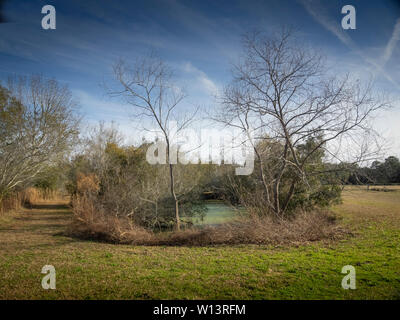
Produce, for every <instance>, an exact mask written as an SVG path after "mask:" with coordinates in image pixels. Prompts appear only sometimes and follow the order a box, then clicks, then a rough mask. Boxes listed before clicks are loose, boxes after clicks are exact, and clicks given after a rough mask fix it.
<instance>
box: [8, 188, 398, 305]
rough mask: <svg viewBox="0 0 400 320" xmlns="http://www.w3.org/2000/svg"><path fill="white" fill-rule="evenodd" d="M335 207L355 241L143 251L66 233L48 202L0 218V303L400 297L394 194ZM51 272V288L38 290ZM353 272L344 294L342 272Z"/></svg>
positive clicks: (353, 197)
mask: <svg viewBox="0 0 400 320" xmlns="http://www.w3.org/2000/svg"><path fill="white" fill-rule="evenodd" d="M343 200H344V202H343V204H341V205H338V206H336V207H335V208H333V210H334V211H335V212H336V213H337V214H338V216H339V217H340V218H341V221H340V223H342V224H344V225H346V226H347V227H348V228H350V229H351V230H352V232H353V234H354V235H353V236H352V237H349V238H348V239H345V240H341V241H339V242H335V243H333V242H316V243H311V244H308V245H302V246H298V247H296V246H291V247H270V246H256V245H251V246H249V245H243V246H218V247H193V248H190V247H140V246H128V245H113V244H105V243H96V242H91V241H82V240H77V239H72V238H69V237H65V236H63V235H62V232H63V231H64V230H65V228H66V225H67V224H68V223H69V221H70V219H71V213H70V211H69V210H68V208H66V207H65V205H63V204H60V203H56V202H53V203H51V202H48V203H42V204H40V205H38V206H36V208H34V209H32V210H25V211H24V212H22V213H20V214H14V215H13V216H11V217H8V218H0V299H400V189H397V190H395V191H392V192H383V191H366V190H361V189H357V188H351V189H347V190H346V191H345V192H344V197H343ZM46 264H50V265H53V266H54V267H55V268H56V272H57V289H56V290H44V289H42V287H41V279H42V277H43V276H44V275H42V274H41V269H42V267H43V266H44V265H46ZM344 265H353V266H354V267H355V268H356V272H357V275H356V279H357V282H356V284H357V289H355V290H344V289H342V287H341V280H342V277H343V276H344V275H343V274H341V269H342V267H343V266H344Z"/></svg>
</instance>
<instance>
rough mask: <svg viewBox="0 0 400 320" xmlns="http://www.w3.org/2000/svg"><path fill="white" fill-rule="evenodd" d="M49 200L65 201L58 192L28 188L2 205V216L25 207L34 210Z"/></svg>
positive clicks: (0, 204)
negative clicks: (36, 205)
mask: <svg viewBox="0 0 400 320" xmlns="http://www.w3.org/2000/svg"><path fill="white" fill-rule="evenodd" d="M48 200H55V201H63V200H65V197H64V196H63V195H62V194H61V193H60V192H58V191H52V190H46V191H44V190H39V189H37V188H27V189H25V190H23V191H19V192H14V193H12V194H10V195H9V196H7V197H5V198H4V199H3V201H2V202H1V203H0V215H5V214H7V213H8V212H13V211H17V210H20V209H22V208H23V207H28V208H32V206H34V205H35V204H37V203H39V202H43V201H48Z"/></svg>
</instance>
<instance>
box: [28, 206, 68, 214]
mask: <svg viewBox="0 0 400 320" xmlns="http://www.w3.org/2000/svg"><path fill="white" fill-rule="evenodd" d="M27 208H28V209H37V210H69V207H68V206H67V205H66V204H32V205H28V206H27ZM41 214H46V213H41ZM47 214H50V213H47Z"/></svg>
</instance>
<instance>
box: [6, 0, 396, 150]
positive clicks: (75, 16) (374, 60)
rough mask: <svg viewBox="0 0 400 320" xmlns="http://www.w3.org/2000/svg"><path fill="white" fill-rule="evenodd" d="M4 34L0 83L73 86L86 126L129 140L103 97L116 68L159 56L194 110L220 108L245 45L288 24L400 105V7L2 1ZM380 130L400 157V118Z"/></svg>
mask: <svg viewBox="0 0 400 320" xmlns="http://www.w3.org/2000/svg"><path fill="white" fill-rule="evenodd" d="M46 4H51V5H53V6H54V7H55V8H56V17H57V28H56V30H43V29H42V28H41V19H42V17H43V15H42V14H41V8H42V7H43V6H44V5H46ZM347 4H351V5H353V6H354V7H355V8H356V13H357V29H356V30H343V29H342V28H341V19H342V17H343V15H342V14H341V8H342V7H343V6H344V5H347ZM2 10H3V15H4V16H5V17H6V19H7V21H8V22H7V23H1V24H0V61H1V62H0V79H6V77H7V76H8V75H9V74H12V73H16V74H26V75H28V74H31V73H42V74H43V75H44V76H46V77H54V78H56V79H57V80H59V81H62V82H64V83H66V84H68V85H69V87H70V89H71V90H72V91H73V93H74V95H75V96H76V97H77V98H78V99H79V101H80V105H81V110H82V113H83V114H84V115H85V118H86V121H87V122H89V123H93V122H96V121H98V120H106V121H111V120H114V121H116V122H118V123H120V127H121V129H123V130H124V131H125V132H129V128H130V119H129V117H128V114H129V111H128V110H127V107H126V106H124V105H123V104H122V103H120V101H117V100H112V99H110V98H109V97H108V96H107V95H106V93H105V89H104V88H103V87H102V85H101V84H102V83H103V81H105V82H108V81H110V76H111V66H112V64H113V63H114V62H116V60H117V59H119V58H125V59H128V60H129V59H132V58H134V57H136V56H140V55H144V54H146V53H147V52H149V50H151V49H155V50H157V51H158V53H159V54H160V55H161V56H162V58H163V59H165V60H166V61H167V62H168V63H169V64H171V65H172V66H173V67H174V69H175V70H176V71H177V76H178V81H179V82H180V83H182V84H184V85H185V87H186V90H187V93H188V95H189V98H188V100H187V102H186V103H187V108H191V107H192V105H193V104H199V105H201V106H205V107H207V108H211V109H212V108H213V105H214V104H215V102H214V100H213V98H212V95H213V93H215V92H216V91H218V90H219V89H220V88H221V87H222V86H223V85H224V84H226V83H227V82H228V81H229V79H230V72H229V70H230V68H231V63H234V62H235V61H236V60H237V59H238V56H239V54H240V37H241V35H242V34H243V33H244V32H246V31H249V30H252V29H259V30H265V31H269V32H273V30H277V29H279V28H280V26H282V25H285V24H290V25H293V26H295V27H296V28H298V29H299V30H300V36H301V37H302V38H304V41H307V42H309V43H310V44H312V45H313V46H316V47H318V48H321V49H322V50H323V51H324V52H325V53H326V55H327V57H328V61H329V63H330V64H331V65H332V66H334V68H335V69H336V70H337V72H338V73H342V72H350V73H351V74H353V75H355V76H359V77H361V78H368V77H370V76H373V77H375V79H376V82H377V86H378V87H380V88H382V89H385V90H387V91H388V92H390V93H391V94H392V95H393V96H395V97H399V96H400V64H399V61H400V41H399V40H400V20H398V19H399V18H400V1H399V0H396V1H395V0H376V1H365V0H364V1H362V0H346V1H335V0H319V1H318V0H271V1H268V0H263V1H261V0H260V1H252V0H230V1H221V0H214V1H209V0H202V1H200V0H197V1H194V0H185V1H183V0H180V1H178V0H160V1H155V0H151V1H99V0H97V1H87V0H86V1H82V0H81V1H74V0H69V1H35V0H33V1H32V0H31V1H21V0H11V1H5V3H4V5H3V9H2ZM396 106H397V107H395V108H394V109H393V110H391V111H390V112H388V113H387V114H385V115H383V116H381V117H379V118H378V119H377V120H376V125H377V127H378V128H379V129H381V131H383V133H384V134H385V136H386V137H388V139H389V143H390V144H391V153H394V154H396V155H400V130H399V129H398V127H399V125H400V110H399V107H398V105H396Z"/></svg>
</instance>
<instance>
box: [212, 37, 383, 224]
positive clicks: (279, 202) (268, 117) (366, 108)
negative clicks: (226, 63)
mask: <svg viewBox="0 0 400 320" xmlns="http://www.w3.org/2000/svg"><path fill="white" fill-rule="evenodd" d="M244 49H245V52H244V57H243V59H242V60H241V61H240V62H239V63H238V64H237V65H235V66H234V68H233V81H232V83H231V84H230V85H228V86H227V87H226V88H225V90H224V94H223V96H222V97H221V105H222V109H221V113H220V114H219V116H218V117H217V118H216V119H217V120H218V121H219V122H222V123H224V124H225V125H228V126H235V127H238V128H240V129H241V130H243V131H244V132H246V133H248V137H249V140H250V141H251V143H252V145H253V147H254V150H255V155H256V157H257V160H258V161H259V163H260V177H261V182H262V185H263V188H264V193H265V195H264V196H265V200H266V203H267V206H268V208H269V209H270V211H272V212H273V213H274V214H275V215H276V216H277V217H282V216H283V215H284V214H285V212H286V210H287V208H288V205H289V203H290V201H291V199H292V197H293V194H294V190H295V187H296V186H297V185H298V184H300V183H302V184H304V185H306V186H307V184H308V178H309V177H310V174H312V173H310V172H311V171H310V170H307V167H308V168H309V167H310V166H311V167H312V166H313V165H314V163H313V161H314V160H313V158H314V156H315V154H316V153H318V152H321V151H323V152H324V153H325V154H327V155H331V156H332V157H333V158H335V159H336V161H339V162H340V157H341V156H342V155H343V154H344V151H345V150H344V148H345V147H349V146H350V147H351V148H353V149H354V148H358V149H359V151H361V153H360V154H359V155H358V157H357V158H356V159H355V160H354V161H361V160H365V159H366V157H367V156H368V155H370V154H371V153H370V152H371V150H370V149H369V148H367V147H370V146H371V144H372V142H373V141H374V140H372V138H373V136H374V131H373V129H372V128H371V126H370V125H369V121H370V119H371V117H372V115H373V114H374V113H375V112H376V111H378V110H380V109H382V108H385V107H387V106H388V104H387V103H386V102H384V100H383V99H382V97H379V96H378V95H376V94H374V92H373V88H372V86H371V83H368V84H367V85H365V86H363V85H362V84H361V82H360V81H358V80H357V81H354V80H351V77H350V76H348V75H346V76H344V77H339V76H336V75H329V73H328V72H327V70H325V68H324V59H323V58H322V56H321V55H320V54H319V53H318V52H317V51H315V50H312V49H310V48H306V47H305V46H303V45H299V44H296V43H295V42H294V37H293V32H292V31H290V30H283V31H282V32H281V34H280V35H278V36H276V37H269V36H265V35H264V34H262V33H259V32H255V33H252V34H248V35H246V36H245V37H244ZM362 137H367V138H368V140H367V143H365V140H361V138H362ZM310 141H313V143H312V144H309V145H308V148H305V147H304V146H305V145H307V142H310ZM282 179H286V180H288V179H289V180H290V183H289V188H288V190H286V192H285V198H284V199H282V195H283V194H282V190H281V183H282Z"/></svg>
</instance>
